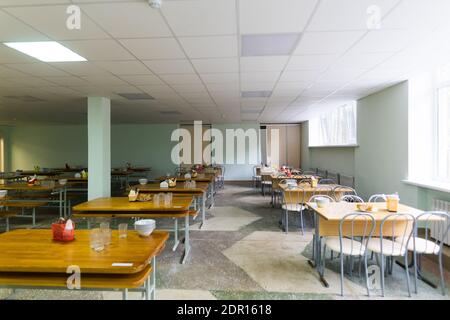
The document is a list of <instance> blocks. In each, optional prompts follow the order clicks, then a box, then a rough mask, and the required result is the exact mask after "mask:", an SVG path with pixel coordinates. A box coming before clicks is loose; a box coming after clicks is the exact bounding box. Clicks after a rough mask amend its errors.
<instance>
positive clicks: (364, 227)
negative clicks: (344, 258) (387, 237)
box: [339, 212, 376, 256]
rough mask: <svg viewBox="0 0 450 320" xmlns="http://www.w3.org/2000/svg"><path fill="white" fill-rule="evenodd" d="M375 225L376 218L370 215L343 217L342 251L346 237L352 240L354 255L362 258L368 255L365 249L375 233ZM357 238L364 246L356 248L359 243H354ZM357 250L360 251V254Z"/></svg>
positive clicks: (353, 214)
mask: <svg viewBox="0 0 450 320" xmlns="http://www.w3.org/2000/svg"><path fill="white" fill-rule="evenodd" d="M375 225H376V223H375V218H374V217H373V216H372V215H370V214H368V213H361V212H354V213H349V214H347V215H345V216H344V217H342V219H341V220H340V221H339V244H340V247H341V251H342V239H343V238H344V237H345V238H347V239H350V240H352V241H351V248H350V249H351V250H350V252H351V253H352V254H359V255H360V256H362V255H366V254H367V252H366V250H365V248H366V246H367V243H368V242H369V240H370V238H371V237H372V235H373V233H374V231H375ZM355 238H357V241H358V242H361V243H362V244H363V246H357V247H356V246H355V247H354V245H355V244H356V243H357V241H354V240H355ZM355 250H359V252H358V251H355Z"/></svg>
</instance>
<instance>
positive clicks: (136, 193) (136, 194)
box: [128, 189, 139, 202]
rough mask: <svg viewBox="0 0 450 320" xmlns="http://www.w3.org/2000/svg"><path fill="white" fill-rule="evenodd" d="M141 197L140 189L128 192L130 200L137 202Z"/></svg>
mask: <svg viewBox="0 0 450 320" xmlns="http://www.w3.org/2000/svg"><path fill="white" fill-rule="evenodd" d="M138 197H139V190H137V191H135V190H133V189H131V190H130V193H128V201H130V202H135V201H137V199H138Z"/></svg>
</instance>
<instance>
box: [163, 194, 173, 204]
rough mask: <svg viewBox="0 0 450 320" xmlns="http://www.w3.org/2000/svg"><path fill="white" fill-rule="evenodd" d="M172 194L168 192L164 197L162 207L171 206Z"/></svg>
mask: <svg viewBox="0 0 450 320" xmlns="http://www.w3.org/2000/svg"><path fill="white" fill-rule="evenodd" d="M172 199H173V198H172V193H171V192H168V193H166V194H165V195H164V206H165V207H170V206H171V205H172Z"/></svg>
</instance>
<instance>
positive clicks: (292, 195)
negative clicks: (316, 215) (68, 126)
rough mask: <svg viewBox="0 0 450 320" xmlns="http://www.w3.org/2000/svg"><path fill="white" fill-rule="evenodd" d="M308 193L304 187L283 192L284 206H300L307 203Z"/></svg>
mask: <svg viewBox="0 0 450 320" xmlns="http://www.w3.org/2000/svg"><path fill="white" fill-rule="evenodd" d="M305 198H306V191H305V189H304V188H302V187H295V188H293V189H291V190H289V189H288V190H284V191H283V204H289V203H293V204H300V203H303V202H305V200H306V199H305Z"/></svg>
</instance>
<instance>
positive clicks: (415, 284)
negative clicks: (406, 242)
mask: <svg viewBox="0 0 450 320" xmlns="http://www.w3.org/2000/svg"><path fill="white" fill-rule="evenodd" d="M412 259H413V260H414V292H415V293H416V294H417V252H416V250H414V252H413V257H412ZM406 268H407V267H406Z"/></svg>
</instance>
